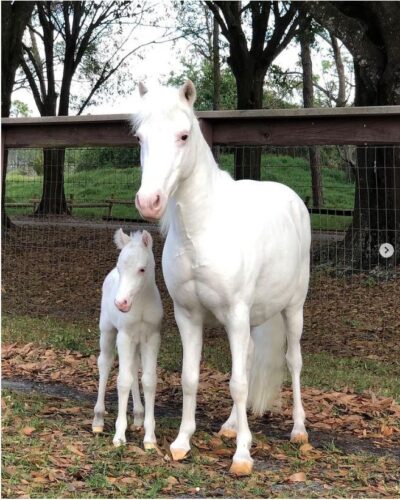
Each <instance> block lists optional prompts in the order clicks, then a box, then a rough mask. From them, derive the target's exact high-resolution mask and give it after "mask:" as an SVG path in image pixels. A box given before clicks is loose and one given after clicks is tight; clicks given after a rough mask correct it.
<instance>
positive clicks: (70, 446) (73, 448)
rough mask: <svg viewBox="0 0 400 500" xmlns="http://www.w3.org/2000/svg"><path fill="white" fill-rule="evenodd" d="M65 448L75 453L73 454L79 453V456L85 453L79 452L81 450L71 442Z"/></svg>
mask: <svg viewBox="0 0 400 500" xmlns="http://www.w3.org/2000/svg"><path fill="white" fill-rule="evenodd" d="M66 448H67V450H69V451H71V452H72V453H75V455H79V456H80V457H84V456H85V454H84V453H82V452H81V450H78V448H76V447H75V446H74V445H73V444H67V446H66Z"/></svg>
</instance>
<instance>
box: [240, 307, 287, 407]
mask: <svg viewBox="0 0 400 500" xmlns="http://www.w3.org/2000/svg"><path fill="white" fill-rule="evenodd" d="M252 339H253V342H254V353H253V359H252V363H251V369H250V377H249V396H248V403H247V404H248V407H249V408H251V410H252V412H253V413H254V414H255V415H262V414H263V413H265V412H266V410H271V409H273V408H274V407H279V405H280V389H281V385H282V382H283V376H284V371H285V345H286V334H285V327H284V323H283V319H282V315H281V314H280V313H279V314H277V315H276V316H273V317H272V318H271V319H270V320H268V321H267V322H266V323H264V324H262V325H260V326H258V327H256V328H253V330H252Z"/></svg>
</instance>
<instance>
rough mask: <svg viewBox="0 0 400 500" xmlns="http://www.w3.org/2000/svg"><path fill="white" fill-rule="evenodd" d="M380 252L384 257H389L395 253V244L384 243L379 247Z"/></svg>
mask: <svg viewBox="0 0 400 500" xmlns="http://www.w3.org/2000/svg"><path fill="white" fill-rule="evenodd" d="M379 253H380V254H381V256H382V257H383V258H384V259H389V258H390V257H391V256H392V255H393V254H394V248H393V245H391V244H390V243H382V245H381V246H380V247H379Z"/></svg>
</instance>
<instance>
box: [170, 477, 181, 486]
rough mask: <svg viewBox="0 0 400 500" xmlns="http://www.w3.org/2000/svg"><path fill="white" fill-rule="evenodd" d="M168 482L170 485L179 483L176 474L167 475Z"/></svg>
mask: <svg viewBox="0 0 400 500" xmlns="http://www.w3.org/2000/svg"><path fill="white" fill-rule="evenodd" d="M167 483H168V484H169V485H170V486H173V485H174V484H177V483H179V481H178V480H177V479H176V477H174V476H168V477H167Z"/></svg>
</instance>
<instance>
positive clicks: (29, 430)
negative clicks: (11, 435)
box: [22, 427, 36, 436]
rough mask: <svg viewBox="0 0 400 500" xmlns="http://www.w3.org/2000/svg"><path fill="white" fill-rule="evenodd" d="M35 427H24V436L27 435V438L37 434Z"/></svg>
mask: <svg viewBox="0 0 400 500" xmlns="http://www.w3.org/2000/svg"><path fill="white" fill-rule="evenodd" d="M35 430H36V429H35V427H24V428H23V429H22V434H25V436H30V435H31V434H32V433H33V432H35Z"/></svg>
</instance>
